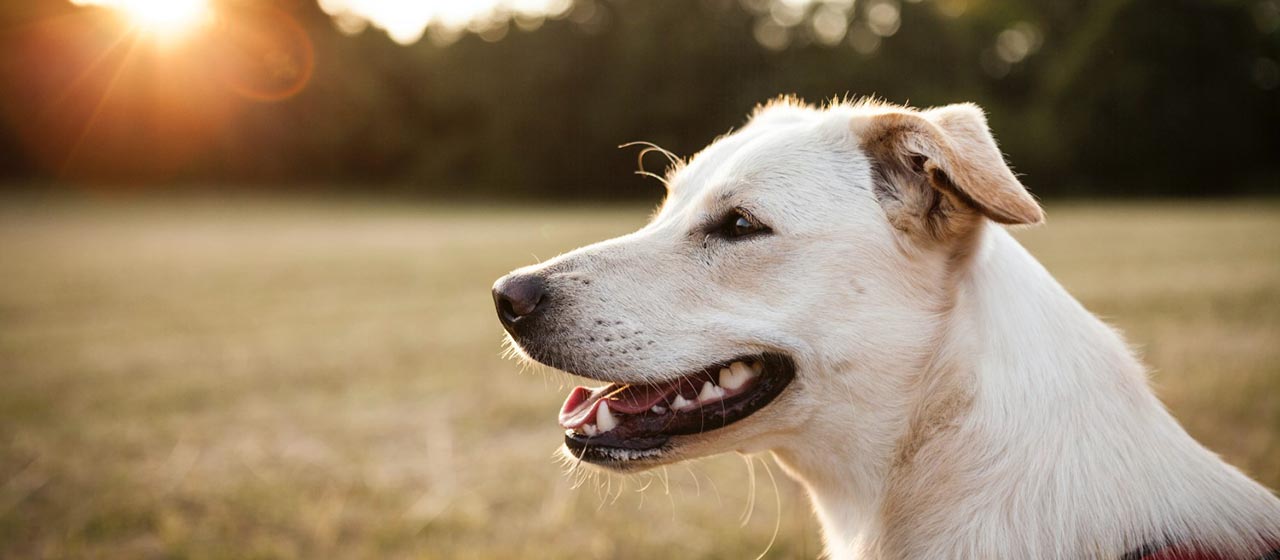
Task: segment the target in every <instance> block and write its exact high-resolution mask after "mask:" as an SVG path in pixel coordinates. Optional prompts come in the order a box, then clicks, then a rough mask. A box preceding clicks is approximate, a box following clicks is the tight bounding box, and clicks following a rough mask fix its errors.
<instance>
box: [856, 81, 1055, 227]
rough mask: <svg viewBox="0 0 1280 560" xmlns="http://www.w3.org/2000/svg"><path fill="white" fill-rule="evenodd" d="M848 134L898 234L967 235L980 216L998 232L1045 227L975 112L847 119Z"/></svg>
mask: <svg viewBox="0 0 1280 560" xmlns="http://www.w3.org/2000/svg"><path fill="white" fill-rule="evenodd" d="M852 127H853V132H854V134H855V136H856V137H857V138H858V141H859V142H860V143H861V146H862V149H863V151H864V152H865V153H866V154H867V155H868V156H869V157H870V158H871V159H872V161H873V164H874V165H875V181H876V185H875V188H876V195H877V197H879V199H880V201H881V203H882V204H883V205H884V206H885V209H886V211H887V212H888V214H889V216H890V219H891V220H892V221H893V222H894V225H895V226H897V227H898V228H900V229H904V230H919V231H920V232H922V233H925V234H927V235H929V236H930V237H934V238H938V239H941V238H946V237H948V236H952V235H957V234H959V233H961V232H964V231H968V230H970V229H972V225H973V224H974V223H976V221H977V220H978V219H979V218H978V216H979V215H981V216H986V217H987V218H990V219H991V220H994V221H996V222H999V223H1002V224H1036V223H1040V222H1041V221H1043V220H1044V213H1043V212H1042V211H1041V209H1040V205H1039V204H1038V203H1037V202H1036V200H1035V199H1034V198H1032V197H1031V193H1029V192H1027V189H1026V188H1025V187H1023V186H1022V184H1021V183H1019V182H1018V179H1017V178H1016V177H1014V175H1013V172H1012V171H1011V170H1010V169H1009V166H1008V165H1007V164H1005V161H1004V157H1003V156H1002V155H1001V154H1000V150H999V149H998V148H996V142H995V139H994V138H992V136H991V131H990V130H989V129H988V128H987V119H986V117H985V116H983V114H982V109H979V108H978V106H976V105H973V104H968V103H966V104H959V105H948V106H946V107H940V108H937V109H930V110H928V111H914V110H911V109H898V108H894V109H885V110H880V111H877V112H874V113H871V114H866V115H859V116H857V117H854V119H853V122H852Z"/></svg>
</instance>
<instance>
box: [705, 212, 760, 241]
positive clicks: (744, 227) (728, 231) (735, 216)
mask: <svg viewBox="0 0 1280 560" xmlns="http://www.w3.org/2000/svg"><path fill="white" fill-rule="evenodd" d="M716 233H719V234H720V235H722V236H724V237H725V238H727V239H737V238H742V237H747V236H750V235H757V234H762V233H769V228H768V227H766V226H765V225H764V224H761V223H760V222H759V221H757V220H756V219H755V218H753V217H752V216H751V215H750V214H747V213H746V212H743V211H742V210H734V211H733V212H732V213H730V214H729V215H728V216H725V219H724V220H723V221H722V222H720V228H719V230H718V231H717V232H716Z"/></svg>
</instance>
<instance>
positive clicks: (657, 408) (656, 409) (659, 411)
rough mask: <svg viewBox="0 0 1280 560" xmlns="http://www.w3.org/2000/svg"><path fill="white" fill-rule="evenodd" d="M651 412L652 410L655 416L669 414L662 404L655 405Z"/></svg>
mask: <svg viewBox="0 0 1280 560" xmlns="http://www.w3.org/2000/svg"><path fill="white" fill-rule="evenodd" d="M649 410H652V411H653V412H654V413H655V414H665V413H666V412H667V409H666V408H665V407H663V406H662V405H660V404H655V405H653V408H650V409H649Z"/></svg>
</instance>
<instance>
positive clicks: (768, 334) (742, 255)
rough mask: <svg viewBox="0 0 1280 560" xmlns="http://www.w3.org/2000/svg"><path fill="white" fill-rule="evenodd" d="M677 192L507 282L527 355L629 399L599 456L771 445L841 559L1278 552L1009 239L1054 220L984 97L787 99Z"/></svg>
mask: <svg viewBox="0 0 1280 560" xmlns="http://www.w3.org/2000/svg"><path fill="white" fill-rule="evenodd" d="M665 182H666V183H667V184H668V192H667V197H666V200H665V201H664V202H663V204H662V206H661V207H660V208H659V210H658V211H657V212H656V214H655V215H654V216H653V218H652V219H651V221H650V222H649V223H648V224H647V225H645V226H644V227H643V228H641V229H640V230H638V231H636V232H634V233H631V234H629V235H624V236H622V237H619V238H616V239H611V240H608V241H603V242H600V243H597V244H594V245H590V246H587V247H583V248H581V249H578V250H576V251H573V252H570V253H567V254H564V255H561V256H559V257H557V258H555V259H552V260H549V261H547V262H543V263H541V264H538V265H534V266H529V267H526V268H522V269H519V270H516V271H514V272H512V273H511V274H509V275H507V276H505V277H503V278H501V279H499V280H498V282H497V283H496V284H495V285H494V287H493V295H494V300H495V304H496V306H497V312H498V315H499V318H500V320H501V322H502V324H503V326H504V328H505V329H506V331H507V333H508V335H509V339H510V341H511V342H512V343H514V346H515V347H516V348H517V349H518V352H519V353H521V354H523V356H524V357H526V358H528V359H532V360H536V361H537V362H541V363H542V364H546V365H548V366H551V367H553V368H558V369H561V370H564V371H566V372H569V373H571V374H574V375H577V376H581V377H586V378H589V379H593V380H598V381H600V382H603V383H605V384H606V385H604V386H601V387H596V388H585V387H578V388H576V389H574V390H573V391H572V392H571V393H570V395H569V396H568V399H567V400H566V401H565V403H564V407H563V409H562V410H561V412H560V415H559V421H560V424H561V425H562V426H563V427H564V428H565V430H566V432H565V440H564V447H563V449H564V452H565V453H567V454H569V455H570V456H571V457H572V458H574V459H575V460H579V461H582V462H585V463H590V464H592V465H596V466H598V467H600V468H603V469H606V470H609V471H616V472H635V471H639V470H643V469H649V468H652V467H656V466H659V465H665V464H669V463H674V462H678V461H683V460H687V459H693V458H697V457H703V456H708V455H712V454H716V453H721V452H726V451H739V452H742V453H757V452H764V451H769V452H771V453H772V454H773V455H774V457H775V458H776V459H777V461H778V462H779V463H780V464H781V465H782V466H783V467H784V469H785V470H786V471H787V473H788V474H789V475H791V476H792V477H794V478H795V479H796V480H798V481H799V482H800V483H801V484H802V485H803V486H804V488H805V489H806V490H807V493H808V494H809V495H810V497H811V499H812V502H813V504H814V508H815V510H816V512H817V515H818V517H819V519H820V521H821V524H822V527H823V536H824V541H825V545H826V549H827V554H828V555H829V556H830V557H832V558H870V559H896V558H983V559H985V558H1064V559H1066V558H1070V559H1076V558H1105V559H1120V558H1126V559H1137V558H1152V559H1154V558H1162V559H1166V560H1168V559H1174V558H1188V559H1189V558H1206V559H1207V558H1220V559H1244V558H1264V557H1280V551H1278V550H1277V549H1278V548H1280V501H1278V500H1277V499H1276V497H1275V496H1274V495H1273V494H1272V493H1271V492H1270V491H1268V490H1267V489H1266V488H1264V487H1263V486H1261V485H1260V484H1258V483H1256V482H1255V481H1253V480H1251V479H1249V478H1248V477H1247V476H1245V475H1244V474H1242V473H1241V472H1240V471H1238V470H1236V469H1235V468H1233V467H1231V466H1229V465H1227V464H1226V463H1224V462H1223V461H1222V460H1221V459H1219V458H1218V457H1217V456H1216V455H1214V454H1213V453H1212V452H1210V451H1209V450H1207V449H1205V448H1204V447H1203V446H1201V445H1200V444H1198V443H1197V442H1196V441H1195V440H1193V439H1192V438H1191V437H1190V436H1189V435H1188V434H1187V433H1186V431H1184V430H1183V428H1182V427H1181V426H1180V425H1179V424H1178V422H1177V421H1176V420H1175V419H1174V418H1173V417H1172V416H1171V415H1170V414H1169V412H1168V411H1167V410H1166V409H1165V408H1164V406H1163V405H1162V404H1161V403H1160V401H1159V400H1158V399H1157V398H1156V397H1155V395H1154V394H1153V393H1152V391H1151V389H1150V388H1149V386H1148V382H1147V378H1146V373H1145V370H1144V368H1143V366H1142V365H1141V364H1140V362H1139V361H1138V359H1137V358H1136V357H1135V355H1134V353H1133V352H1132V351H1131V350H1130V349H1129V347H1128V346H1126V343H1125V342H1124V341H1123V339H1122V338H1121V335H1120V334H1119V333H1118V332H1117V331H1116V330H1115V329H1113V328H1111V327H1109V326H1108V325H1106V324H1105V323H1103V322H1102V321H1101V320H1099V319H1098V318H1097V317H1095V316H1094V315H1092V314H1091V313H1090V312H1089V311H1087V310H1086V309H1085V308H1084V307H1083V306H1081V304H1080V303H1078V302H1077V301H1076V300H1075V299H1074V298H1072V296H1071V295H1069V294H1068V293H1067V291H1066V290H1065V289H1064V288H1063V287H1062V286H1061V285H1060V284H1058V283H1057V282H1056V281H1055V280H1054V278H1053V277H1052V276H1051V275H1050V274H1049V273H1048V272H1047V271H1046V270H1045V269H1044V268H1043V267H1042V266H1041V265H1040V264H1039V263H1038V262H1037V261H1036V259H1035V258H1034V257H1032V256H1031V255H1030V254H1029V253H1028V252H1027V251H1026V250H1025V249H1024V248H1023V247H1022V246H1021V245H1019V244H1018V242H1017V241H1015V240H1014V238H1013V237H1012V236H1011V235H1010V234H1009V233H1008V231H1007V229H1006V228H1005V227H1003V226H1027V225H1032V224H1039V223H1041V222H1043V221H1044V214H1043V212H1042V210H1041V207H1040V205H1039V204H1038V202H1037V201H1036V199H1035V198H1033V197H1032V196H1031V194H1030V193H1029V192H1028V191H1027V189H1026V188H1025V187H1023V185H1022V184H1020V182H1019V180H1018V178H1017V177H1016V176H1015V175H1014V173H1013V172H1012V171H1011V170H1010V168H1009V166H1008V165H1007V164H1006V162H1005V160H1004V157H1003V156H1002V155H1001V153H1000V151H999V149H998V148H997V146H996V143H995V140H994V139H993V136H992V134H991V132H990V130H989V128H988V125H987V122H986V117H985V115H984V114H983V112H982V110H981V109H980V108H979V107H977V106H976V105H972V104H956V105H948V106H944V107H939V108H932V109H927V110H918V109H913V108H909V107H903V106H896V105H892V104H888V103H883V102H877V101H857V102H852V101H846V102H833V103H831V104H829V105H827V106H823V107H814V106H809V105H806V104H804V103H802V102H800V101H798V100H795V99H794V98H782V99H778V100H774V101H773V102H770V103H767V104H765V105H762V106H761V107H759V108H757V110H756V111H755V112H754V113H753V114H752V116H751V117H750V119H749V121H748V123H747V124H746V125H745V126H744V127H742V128H741V129H740V130H738V131H736V132H733V133H731V134H728V135H725V136H723V137H721V138H719V139H717V140H716V141H714V142H713V143H712V144H711V145H710V146H708V147H707V148H705V149H704V150H703V151H702V152H700V153H699V154H697V155H696V156H694V157H692V158H691V159H690V160H689V161H688V162H687V164H686V163H683V162H680V161H676V163H675V164H674V165H673V167H672V169H671V170H670V171H669V173H668V175H667V177H666V181H665ZM1268 554H1270V555H1273V556H1267V555H1268Z"/></svg>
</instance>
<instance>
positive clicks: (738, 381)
mask: <svg viewBox="0 0 1280 560" xmlns="http://www.w3.org/2000/svg"><path fill="white" fill-rule="evenodd" d="M746 382H747V376H745V375H742V374H741V370H735V369H729V368H720V386H721V387H724V388H725V389H728V390H730V391H733V390H735V389H738V388H739V387H742V384H743V383H746Z"/></svg>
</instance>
